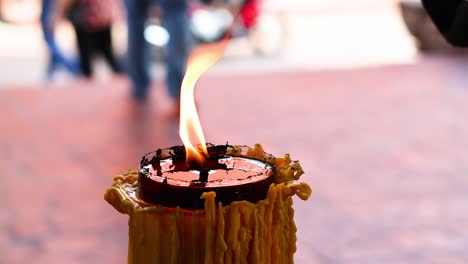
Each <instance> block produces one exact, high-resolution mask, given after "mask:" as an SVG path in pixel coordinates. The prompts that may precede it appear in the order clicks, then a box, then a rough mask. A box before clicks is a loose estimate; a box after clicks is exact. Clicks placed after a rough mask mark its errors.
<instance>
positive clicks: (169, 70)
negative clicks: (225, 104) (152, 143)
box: [125, 0, 193, 112]
mask: <svg viewBox="0 0 468 264" xmlns="http://www.w3.org/2000/svg"><path fill="white" fill-rule="evenodd" d="M188 1H189V0H125V5H126V10H127V23H128V67H129V69H128V72H129V75H130V78H131V81H132V88H131V94H132V97H133V99H134V100H135V101H136V102H144V101H146V99H147V97H148V93H149V88H150V84H151V76H150V57H151V56H150V53H149V46H148V44H147V43H146V40H145V38H144V30H145V24H146V21H147V19H148V15H149V9H150V8H152V7H153V5H157V6H159V7H160V8H161V10H162V25H163V27H164V28H165V29H166V30H167V31H168V33H169V42H168V43H167V46H166V51H165V52H166V54H165V55H166V58H165V62H166V88H167V90H168V93H169V95H170V97H171V98H172V99H173V100H174V110H175V112H177V111H178V109H179V106H178V104H179V96H180V86H181V84H182V79H183V77H184V74H185V67H186V63H187V59H188V55H189V53H190V50H191V48H192V45H193V40H192V35H191V32H190V24H189V15H188V4H189V3H188Z"/></svg>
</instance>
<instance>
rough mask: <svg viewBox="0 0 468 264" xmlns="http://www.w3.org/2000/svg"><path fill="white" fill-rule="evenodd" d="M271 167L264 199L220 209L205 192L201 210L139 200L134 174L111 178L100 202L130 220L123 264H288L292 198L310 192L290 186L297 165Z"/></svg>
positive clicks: (282, 162) (281, 162)
mask: <svg viewBox="0 0 468 264" xmlns="http://www.w3.org/2000/svg"><path fill="white" fill-rule="evenodd" d="M260 148H261V147H260ZM256 149H257V147H256ZM257 150H258V153H260V152H261V153H262V155H263V151H260V149H257ZM256 153H257V152H256V151H255V149H253V151H251V152H250V153H249V154H248V155H247V156H248V157H249V158H255V155H256ZM258 153H257V154H258ZM274 162H275V165H276V175H277V176H276V180H277V183H274V184H271V185H270V187H269V189H268V193H267V196H266V198H265V199H263V200H260V201H257V202H255V203H252V202H248V201H234V202H232V203H231V204H230V205H226V206H223V205H222V204H221V203H216V200H215V199H216V193H215V192H205V193H203V194H202V195H201V197H200V199H203V200H204V209H201V210H187V209H181V208H180V207H176V208H170V207H163V206H159V205H152V204H148V203H146V202H144V201H142V200H140V199H138V197H137V192H138V172H137V171H129V172H128V173H126V174H124V175H121V176H117V177H115V178H114V184H113V186H112V187H111V188H110V189H108V190H107V191H106V193H105V199H106V201H108V202H109V203H110V204H111V205H112V206H114V208H115V209H116V210H118V211H119V212H121V213H125V214H128V215H129V216H130V221H129V249H128V250H129V251H128V263H131V264H142V263H254V264H255V263H293V255H294V252H295V251H296V226H295V223H294V210H293V208H292V204H293V200H292V196H294V195H298V196H299V197H300V198H301V199H303V200H306V199H307V198H308V197H309V196H310V194H311V189H310V187H309V186H308V185H307V184H305V183H298V182H296V181H294V180H295V179H296V180H297V178H298V177H299V176H300V172H302V169H300V165H299V163H297V162H292V161H291V160H290V159H289V156H288V155H286V156H285V158H279V159H278V158H277V159H275V161H274ZM298 171H299V173H298ZM298 174H299V175H298ZM278 178H279V179H280V180H278Z"/></svg>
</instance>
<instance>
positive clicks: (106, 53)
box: [58, 0, 121, 78]
mask: <svg viewBox="0 0 468 264" xmlns="http://www.w3.org/2000/svg"><path fill="white" fill-rule="evenodd" d="M58 1H59V2H60V7H59V12H60V13H61V15H62V16H66V17H67V18H68V19H69V20H70V22H71V23H72V25H73V27H74V29H75V33H76V41H77V46H78V51H79V55H80V68H81V73H82V74H83V75H84V76H85V77H88V78H89V77H91V76H92V74H93V72H92V68H91V60H92V58H93V56H94V55H95V54H97V53H100V54H101V55H102V56H103V57H104V59H105V60H106V62H107V64H108V65H109V66H110V68H111V69H112V71H113V72H114V73H116V74H119V73H121V68H120V65H119V63H118V61H117V59H116V56H115V54H114V50H113V47H112V35H111V27H112V24H113V23H114V21H115V18H116V9H117V8H118V5H117V2H115V0H58Z"/></svg>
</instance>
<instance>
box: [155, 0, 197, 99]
mask: <svg viewBox="0 0 468 264" xmlns="http://www.w3.org/2000/svg"><path fill="white" fill-rule="evenodd" d="M162 7H163V13H164V16H163V26H164V27H165V28H166V29H167V31H168V32H169V35H170V38H169V43H168V45H167V49H166V53H167V54H166V70H167V75H166V85H167V88H168V91H169V95H170V96H171V97H172V98H174V99H175V100H178V99H179V96H180V85H181V84H182V79H183V77H184V73H185V67H186V64H187V59H188V55H189V53H190V50H191V48H192V46H193V40H192V35H191V33H190V27H189V17H188V12H187V2H186V1H185V0H166V1H165V2H163V4H162Z"/></svg>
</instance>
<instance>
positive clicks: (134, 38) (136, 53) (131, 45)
mask: <svg viewBox="0 0 468 264" xmlns="http://www.w3.org/2000/svg"><path fill="white" fill-rule="evenodd" d="M125 4H126V7H127V23H128V73H129V75H130V78H131V80H132V95H133V97H134V98H135V99H136V100H138V101H143V100H145V98H146V96H147V94H148V90H149V85H150V73H149V67H150V54H149V52H148V47H147V44H146V41H145V38H144V30H145V21H146V19H147V16H148V8H149V7H150V1H149V0H125Z"/></svg>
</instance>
